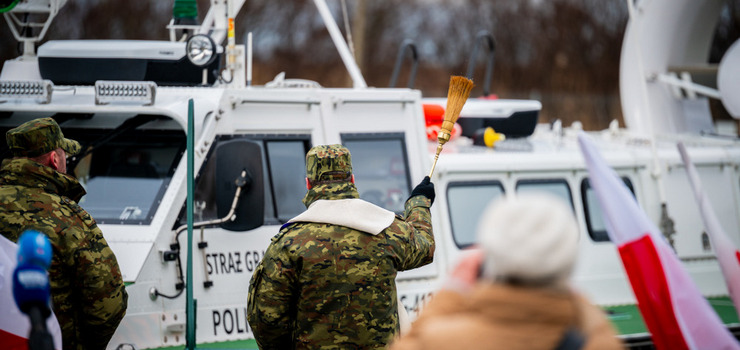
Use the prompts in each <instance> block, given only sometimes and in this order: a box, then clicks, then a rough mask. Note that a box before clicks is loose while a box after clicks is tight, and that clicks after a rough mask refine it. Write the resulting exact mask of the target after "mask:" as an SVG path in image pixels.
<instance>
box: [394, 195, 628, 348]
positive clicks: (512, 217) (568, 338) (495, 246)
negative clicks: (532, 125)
mask: <svg viewBox="0 0 740 350" xmlns="http://www.w3.org/2000/svg"><path fill="white" fill-rule="evenodd" d="M477 234H478V242H479V245H480V248H481V249H479V250H478V249H476V250H474V251H472V252H469V254H468V255H467V256H466V257H465V258H463V259H462V260H461V262H460V264H459V265H458V266H457V268H456V269H455V271H453V273H452V275H451V277H450V279H449V280H448V282H447V283H446V285H445V286H444V287H443V288H442V290H440V291H439V292H437V293H436V294H435V296H434V298H433V299H432V301H431V302H430V303H429V304H428V305H427V306H426V307H425V308H424V309H423V311H422V312H421V315H420V316H419V318H418V319H417V320H416V321H415V322H414V323H412V325H411V330H410V331H409V333H408V334H407V335H405V336H402V337H401V338H400V339H399V340H398V341H396V342H394V343H393V344H392V345H391V347H390V349H392V350H407V349H420V350H421V349H453V348H454V349H510V350H517V349H522V350H524V349H526V350H537V349H543V350H544V349H547V350H553V349H623V345H622V344H621V342H620V340H619V339H618V338H617V337H616V333H615V332H614V329H613V328H612V326H611V323H609V321H608V320H607V318H606V316H605V314H604V312H603V311H602V310H601V309H600V308H598V307H596V306H594V305H592V304H590V303H589V302H588V301H587V300H586V299H585V298H584V297H582V296H580V295H579V294H577V293H576V292H574V291H573V290H572V289H570V288H569V286H568V281H569V277H570V275H571V272H572V270H573V267H574V265H575V261H576V256H577V255H578V226H577V223H576V220H575V218H574V217H573V214H572V210H571V208H570V207H568V206H567V205H566V204H564V203H563V202H562V201H561V200H558V199H557V198H554V197H549V196H545V195H522V196H520V197H514V198H508V199H503V200H500V201H496V202H493V203H491V204H490V205H489V206H488V208H486V210H485V211H484V212H483V215H482V216H481V220H480V222H479V225H478V232H477Z"/></svg>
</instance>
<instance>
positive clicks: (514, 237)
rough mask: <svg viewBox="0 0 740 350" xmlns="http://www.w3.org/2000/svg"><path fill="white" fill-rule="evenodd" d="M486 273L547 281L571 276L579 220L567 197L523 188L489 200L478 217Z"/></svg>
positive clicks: (505, 278)
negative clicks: (532, 191) (533, 191)
mask: <svg viewBox="0 0 740 350" xmlns="http://www.w3.org/2000/svg"><path fill="white" fill-rule="evenodd" d="M477 234H478V242H479V244H480V246H481V248H482V249H483V251H484V252H485V255H486V257H485V262H484V264H483V276H484V277H486V278H489V279H492V280H503V281H508V282H512V283H520V284H532V285H548V284H553V285H555V284H561V283H564V282H566V281H567V280H568V278H569V277H570V273H571V271H572V270H573V266H574V264H575V261H576V256H577V255H578V224H577V223H576V220H575V217H574V216H573V210H572V209H571V207H570V206H569V205H567V204H566V203H565V202H564V201H563V200H562V199H558V198H557V197H554V196H552V195H545V194H536V195H535V194H522V195H519V196H518V197H508V198H505V199H501V200H497V201H494V202H492V203H491V204H489V205H488V207H487V208H486V209H485V210H484V211H483V215H482V217H481V219H480V221H479V223H478V231H477Z"/></svg>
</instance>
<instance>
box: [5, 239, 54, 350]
mask: <svg viewBox="0 0 740 350" xmlns="http://www.w3.org/2000/svg"><path fill="white" fill-rule="evenodd" d="M17 251H18V246H17V245H16V244H15V243H13V242H11V241H9V240H8V239H7V238H5V237H3V236H2V235H0V348H2V349H3V350H26V349H28V334H29V333H30V332H31V322H30V321H29V319H28V316H26V315H25V314H23V313H22V312H21V310H19V309H18V306H17V305H16V304H15V300H14V299H13V270H14V269H15V265H16V254H17ZM46 328H47V330H49V333H51V336H52V339H54V348H55V349H61V348H62V331H61V329H60V328H59V322H57V319H56V317H54V315H53V314H52V316H51V317H49V318H48V319H47V320H46Z"/></svg>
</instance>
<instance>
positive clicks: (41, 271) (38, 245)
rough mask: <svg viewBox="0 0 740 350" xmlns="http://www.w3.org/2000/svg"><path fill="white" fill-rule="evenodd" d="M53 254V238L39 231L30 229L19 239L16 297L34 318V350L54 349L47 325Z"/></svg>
mask: <svg viewBox="0 0 740 350" xmlns="http://www.w3.org/2000/svg"><path fill="white" fill-rule="evenodd" d="M51 253H52V252H51V243H49V239H48V238H47V237H46V236H45V235H44V234H42V233H40V232H38V231H33V230H27V231H25V232H23V234H22V235H21V237H20V238H19V239H18V266H16V268H15V270H14V271H13V299H15V303H16V305H18V308H19V309H20V310H21V311H22V312H23V313H25V314H27V315H28V316H29V318H30V319H31V333H30V334H29V335H28V348H29V349H30V350H47V349H49V350H50V349H54V341H53V339H52V337H51V334H50V333H49V331H48V330H47V328H46V319H47V318H48V317H49V315H51V301H50V299H51V287H50V285H49V276H48V275H47V273H46V269H47V268H49V265H50V264H51Z"/></svg>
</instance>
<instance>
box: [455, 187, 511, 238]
mask: <svg viewBox="0 0 740 350" xmlns="http://www.w3.org/2000/svg"><path fill="white" fill-rule="evenodd" d="M503 196H504V186H503V185H502V184H501V182H499V181H470V182H451V183H450V184H449V185H448V186H447V208H448V210H449V212H450V223H451V224H452V237H453V238H454V239H455V244H457V246H458V248H460V249H463V248H467V247H469V246H471V245H473V244H474V243H475V242H476V241H477V238H476V227H477V226H478V220H480V216H481V215H482V214H483V210H484V209H485V208H486V206H488V204H489V203H491V202H493V201H495V200H497V199H499V198H502V197H503Z"/></svg>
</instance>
